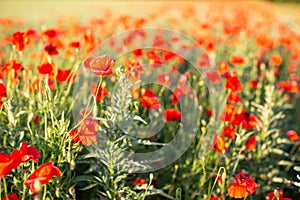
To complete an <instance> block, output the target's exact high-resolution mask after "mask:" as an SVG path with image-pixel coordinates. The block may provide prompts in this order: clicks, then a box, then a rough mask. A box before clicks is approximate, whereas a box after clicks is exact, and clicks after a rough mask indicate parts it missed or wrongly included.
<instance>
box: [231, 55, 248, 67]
mask: <svg viewBox="0 0 300 200" xmlns="http://www.w3.org/2000/svg"><path fill="white" fill-rule="evenodd" d="M229 62H230V64H232V65H243V64H245V59H244V57H242V56H240V55H236V54H233V55H231V56H230V59H229Z"/></svg>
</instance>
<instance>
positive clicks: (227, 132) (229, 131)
mask: <svg viewBox="0 0 300 200" xmlns="http://www.w3.org/2000/svg"><path fill="white" fill-rule="evenodd" d="M235 134H236V129H235V128H234V127H233V126H231V125H228V126H226V127H225V128H224V129H223V135H224V136H226V137H228V138H230V139H234V138H235Z"/></svg>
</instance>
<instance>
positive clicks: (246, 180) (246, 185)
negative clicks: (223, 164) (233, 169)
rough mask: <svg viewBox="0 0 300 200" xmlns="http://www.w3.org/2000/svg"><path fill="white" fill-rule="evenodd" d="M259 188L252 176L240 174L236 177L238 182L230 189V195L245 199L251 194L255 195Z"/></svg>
mask: <svg viewBox="0 0 300 200" xmlns="http://www.w3.org/2000/svg"><path fill="white" fill-rule="evenodd" d="M257 187H258V185H257V183H255V181H254V180H253V179H252V177H251V176H247V175H246V174H244V173H242V172H239V173H238V175H237V176H236V182H235V183H232V184H231V185H229V187H228V195H229V196H230V197H233V198H236V199H240V198H245V197H246V196H248V195H249V194H253V193H254V192H255V191H256V188H257Z"/></svg>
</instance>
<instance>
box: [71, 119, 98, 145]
mask: <svg viewBox="0 0 300 200" xmlns="http://www.w3.org/2000/svg"><path fill="white" fill-rule="evenodd" d="M79 123H80V126H79V128H78V131H79V139H80V143H81V144H83V145H85V146H90V145H91V144H95V143H96V142H97V141H98V136H97V135H96V131H97V130H98V127H99V123H98V122H97V121H95V120H94V119H91V118H89V117H88V118H85V119H83V121H82V120H81V121H80V122H79ZM74 134H76V132H74ZM76 137H77V136H76V135H75V138H76ZM76 139H78V138H76Z"/></svg>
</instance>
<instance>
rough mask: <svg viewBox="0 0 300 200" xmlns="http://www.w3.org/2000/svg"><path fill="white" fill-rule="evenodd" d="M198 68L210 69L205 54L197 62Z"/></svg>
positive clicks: (208, 60)
mask: <svg viewBox="0 0 300 200" xmlns="http://www.w3.org/2000/svg"><path fill="white" fill-rule="evenodd" d="M197 64H198V67H200V68H210V67H211V66H212V63H211V62H210V58H209V55H208V54H207V53H202V54H201V55H200V56H199V58H198V60H197Z"/></svg>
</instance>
